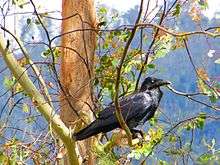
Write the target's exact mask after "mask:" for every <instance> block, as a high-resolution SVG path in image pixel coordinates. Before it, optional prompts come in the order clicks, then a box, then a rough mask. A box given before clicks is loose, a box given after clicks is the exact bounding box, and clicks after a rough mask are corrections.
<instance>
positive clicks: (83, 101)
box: [60, 0, 96, 164]
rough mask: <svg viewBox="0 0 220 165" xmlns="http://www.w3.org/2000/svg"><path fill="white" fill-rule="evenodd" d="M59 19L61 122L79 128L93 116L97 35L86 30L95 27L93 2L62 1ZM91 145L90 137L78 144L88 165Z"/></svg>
mask: <svg viewBox="0 0 220 165" xmlns="http://www.w3.org/2000/svg"><path fill="white" fill-rule="evenodd" d="M62 17H63V21H62V34H64V35H63V36H62V43H61V45H62V47H63V48H62V59H61V75H60V78H61V84H62V96H61V119H62V120H63V122H64V123H65V124H66V125H67V126H68V127H72V128H75V126H76V123H78V124H77V125H78V126H77V128H78V127H82V125H83V124H85V122H84V121H87V122H88V121H91V120H92V117H93V115H92V111H91V109H92V108H93V104H92V88H91V87H92V84H91V82H92V77H93V59H94V53H95V46H96V34H95V31H92V30H88V29H92V28H94V27H95V25H96V16H95V7H94V2H93V0H63V2H62ZM85 29H87V30H85ZM67 32H68V34H67ZM69 32H70V33H69ZM79 116H81V117H79ZM82 118H83V119H82ZM79 124H80V125H81V126H79ZM91 146H92V139H91V138H90V139H89V140H85V141H83V142H80V143H79V144H78V151H79V155H80V156H81V159H85V158H86V156H88V159H87V160H88V164H94V159H93V156H92V154H91V153H92V152H91ZM81 161H82V160H81Z"/></svg>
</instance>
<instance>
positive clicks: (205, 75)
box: [197, 68, 209, 81]
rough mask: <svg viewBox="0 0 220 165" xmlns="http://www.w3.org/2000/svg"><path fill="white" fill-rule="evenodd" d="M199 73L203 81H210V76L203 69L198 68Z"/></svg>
mask: <svg viewBox="0 0 220 165" xmlns="http://www.w3.org/2000/svg"><path fill="white" fill-rule="evenodd" d="M197 73H198V75H199V77H200V78H201V79H203V80H205V81H209V76H208V74H207V72H206V71H205V70H204V69H203V68H198V69H197Z"/></svg>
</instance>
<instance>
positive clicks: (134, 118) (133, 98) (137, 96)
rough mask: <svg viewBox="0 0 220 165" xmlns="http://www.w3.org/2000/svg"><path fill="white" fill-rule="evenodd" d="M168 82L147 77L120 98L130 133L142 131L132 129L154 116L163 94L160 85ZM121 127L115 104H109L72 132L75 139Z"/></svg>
mask: <svg viewBox="0 0 220 165" xmlns="http://www.w3.org/2000/svg"><path fill="white" fill-rule="evenodd" d="M168 84H170V82H168V81H165V80H161V79H157V78H154V77H147V78H146V79H145V80H144V82H143V83H142V85H141V88H140V90H139V91H138V92H135V93H133V94H131V95H129V96H126V97H124V98H122V99H121V100H120V102H119V103H120V107H121V113H122V116H123V118H124V120H125V122H126V124H127V125H128V127H129V128H130V131H131V133H132V135H134V137H135V134H136V133H142V132H141V131H140V130H136V129H134V128H135V127H136V126H137V125H138V124H139V123H140V122H142V123H145V122H146V121H147V120H149V119H150V118H152V117H153V116H154V113H155V111H156V110H157V107H158V106H159V103H160V100H161V97H162V95H163V93H162V91H161V90H160V86H164V85H168ZM116 128H121V126H120V124H119V122H118V119H117V117H116V114H115V106H114V105H110V106H109V107H107V108H105V109H104V110H103V111H101V112H100V113H99V114H98V118H97V119H96V120H94V121H93V122H92V123H91V124H89V125H88V126H87V127H85V128H84V129H82V130H80V131H79V132H77V133H74V134H73V138H74V139H75V140H83V139H86V138H89V137H91V136H94V135H97V134H99V133H101V132H102V133H106V132H109V131H112V130H113V129H116Z"/></svg>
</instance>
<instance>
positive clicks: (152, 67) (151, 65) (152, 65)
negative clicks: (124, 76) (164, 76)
mask: <svg viewBox="0 0 220 165" xmlns="http://www.w3.org/2000/svg"><path fill="white" fill-rule="evenodd" d="M147 67H148V68H150V69H155V68H156V65H155V64H148V65H147Z"/></svg>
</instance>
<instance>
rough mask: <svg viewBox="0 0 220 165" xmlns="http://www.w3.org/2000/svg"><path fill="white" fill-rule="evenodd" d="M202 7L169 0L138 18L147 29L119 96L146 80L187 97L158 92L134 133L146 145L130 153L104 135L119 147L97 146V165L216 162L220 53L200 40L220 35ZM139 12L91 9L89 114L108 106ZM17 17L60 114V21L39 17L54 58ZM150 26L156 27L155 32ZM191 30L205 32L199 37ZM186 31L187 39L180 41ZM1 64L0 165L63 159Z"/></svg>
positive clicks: (126, 66)
mask: <svg viewBox="0 0 220 165" xmlns="http://www.w3.org/2000/svg"><path fill="white" fill-rule="evenodd" d="M164 2H165V1H164ZM5 4H7V5H9V6H10V8H11V7H14V6H16V7H19V8H21V9H22V7H23V5H25V1H12V2H11V1H5ZM5 4H4V3H3V4H1V9H2V18H1V28H2V27H3V28H5V29H7V28H8V27H6V26H5V25H4V20H5V19H7V12H8V11H9V8H7V7H6V6H7V5H5ZM207 7H208V1H202V0H198V1H182V0H180V1H178V0H176V1H171V0H170V1H167V2H166V3H163V5H162V6H161V7H159V8H157V9H154V10H155V11H156V14H154V15H153V16H149V15H147V14H144V12H145V10H146V9H145V10H144V11H143V14H142V19H141V23H142V24H145V25H139V29H138V31H137V32H136V34H135V37H134V39H133V40H132V42H131V46H130V49H129V50H128V53H127V55H126V58H125V61H124V63H123V65H122V72H121V81H120V97H123V96H126V95H128V94H130V93H131V92H134V91H135V90H137V88H138V85H139V83H140V82H141V80H142V79H143V78H145V77H146V76H149V75H153V76H156V77H160V78H163V79H167V80H170V81H171V82H172V86H173V88H174V89H176V90H177V91H183V92H185V94H182V93H179V94H178V95H177V94H175V93H174V92H172V91H171V90H168V89H167V88H163V92H164V97H163V99H162V102H161V106H160V109H159V110H158V111H157V113H156V115H155V117H154V118H153V119H151V120H150V121H149V122H148V123H146V124H145V125H141V126H140V129H143V130H144V131H145V139H144V140H143V141H142V142H141V143H139V144H137V145H135V146H134V147H128V146H127V145H122V144H121V143H120V142H117V140H116V139H114V133H113V135H112V133H109V134H107V136H108V138H110V137H111V135H112V138H110V139H109V141H108V142H111V141H114V143H116V144H117V145H116V146H115V147H113V148H112V149H110V150H106V139H105V138H102V139H101V144H97V145H96V146H94V151H95V152H96V153H97V156H98V163H99V164H104V162H105V164H115V163H116V162H117V163H122V162H126V163H129V162H131V163H132V164H142V163H145V162H147V163H149V164H164V165H165V164H175V163H178V164H218V163H220V151H219V148H220V143H219V141H220V139H219V138H220V137H219V133H220V130H219V120H220V116H219V91H220V77H219V76H220V75H219V73H220V65H219V64H220V62H219V61H220V56H219V50H220V46H219V38H218V36H217V37H213V36H211V35H206V34H205V33H206V32H211V33H213V34H219V29H220V26H219V24H218V22H219V19H215V18H213V19H212V20H208V19H207V18H206V17H204V16H203V15H202V11H203V10H205V9H206V8H207ZM138 12H139V7H138V6H136V7H135V8H134V9H131V10H129V11H128V12H126V13H124V14H119V13H118V12H117V11H116V10H114V9H108V8H106V7H105V6H98V8H97V16H98V19H99V22H100V24H99V26H98V28H99V33H98V37H97V40H98V43H97V49H96V57H95V78H94V81H93V82H94V91H95V92H94V94H95V96H96V97H95V98H96V101H95V104H96V105H97V106H96V109H95V110H94V114H97V112H99V111H101V110H102V109H103V108H105V107H106V106H107V105H108V104H111V103H112V100H113V98H114V95H115V81H116V77H117V74H116V73H117V72H116V70H117V67H118V65H119V63H120V59H121V56H122V53H123V51H124V49H125V45H126V44H127V42H128V39H129V37H130V36H131V30H132V29H133V27H134V23H135V20H134V18H136V17H137V15H138ZM148 12H150V11H148ZM22 14H24V17H23V18H22V19H21V20H20V22H21V23H20V25H19V28H20V31H21V33H20V35H19V38H20V39H21V40H22V42H23V43H24V47H25V48H26V49H27V50H28V52H29V54H30V58H31V60H32V61H33V62H34V63H35V64H36V65H37V66H38V67H39V69H40V72H41V75H42V76H43V78H44V80H45V81H46V84H47V88H48V91H49V94H50V97H51V100H52V101H51V102H50V103H51V104H53V106H54V108H55V109H56V111H57V112H59V109H60V107H59V90H60V88H59V84H58V82H57V77H56V76H55V73H54V70H53V66H55V68H57V70H59V58H60V51H59V48H60V46H59V37H60V36H58V34H59V33H60V32H59V31H55V27H54V24H56V22H57V21H58V20H56V19H52V18H51V17H50V13H47V12H46V13H41V14H40V17H41V19H42V21H43V23H44V24H45V26H46V28H47V31H48V32H49V34H50V37H51V39H52V40H53V41H54V42H53V43H52V44H53V47H54V48H53V51H54V53H53V54H54V55H55V56H52V55H51V52H50V50H49V49H48V43H47V41H46V38H45V37H46V36H45V32H44V31H43V28H42V25H41V24H40V23H39V21H38V20H37V19H36V16H35V15H34V14H32V13H28V14H25V13H22ZM15 15H16V13H15ZM149 24H151V25H149ZM154 25H159V26H160V27H161V28H159V29H160V30H158V28H157V26H154ZM163 28H164V29H165V30H163ZM195 31H200V32H204V33H200V34H199V35H198V34H195V33H194V32H195ZM167 32H169V33H167ZM185 32H192V34H190V35H185ZM4 34H5V36H7V37H8V38H9V39H10V43H11V46H10V48H11V49H12V51H13V53H15V54H16V56H17V58H18V59H19V62H20V65H22V66H23V67H24V68H26V69H27V70H28V73H29V75H30V76H31V78H32V81H33V82H34V83H35V85H36V86H37V87H38V89H39V91H42V90H43V86H42V84H41V83H40V81H39V78H38V77H37V76H36V75H35V74H34V72H33V70H31V67H30V65H29V63H27V61H26V60H25V58H24V57H23V54H22V52H21V50H20V49H19V47H18V45H17V44H16V42H15V41H14V38H12V37H11V36H10V34H8V33H7V32H6V30H4ZM175 34H179V36H178V35H175ZM0 63H1V67H0V74H1V76H0V81H1V82H2V83H1V84H2V85H1V89H0V91H1V92H0V101H1V103H0V108H1V109H0V118H1V120H0V126H1V127H0V163H1V164H3V163H5V162H10V163H12V164H15V163H18V164H19V163H20V164H39V163H40V164H42V163H46V162H48V163H52V162H54V161H55V160H56V159H58V158H59V156H60V155H62V152H61V151H58V149H57V142H56V138H54V135H53V134H52V133H51V131H50V129H48V125H47V123H46V122H45V120H44V119H43V118H42V116H41V114H39V113H38V112H37V111H36V109H35V107H34V105H33V104H32V102H31V100H29V98H28V95H27V94H26V93H25V92H23V89H22V87H21V86H20V84H19V83H17V81H16V79H15V78H14V77H13V76H12V75H11V74H10V72H9V71H8V69H7V67H6V65H5V63H4V61H3V60H1V61H0ZM192 93H193V95H191V94H192ZM45 97H46V96H45ZM194 99H195V100H194ZM48 101H49V100H48ZM108 142H107V143H108Z"/></svg>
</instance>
